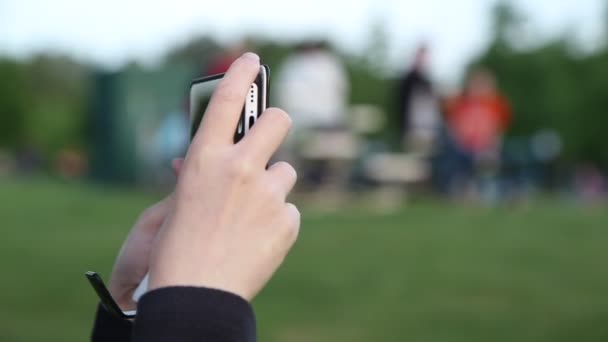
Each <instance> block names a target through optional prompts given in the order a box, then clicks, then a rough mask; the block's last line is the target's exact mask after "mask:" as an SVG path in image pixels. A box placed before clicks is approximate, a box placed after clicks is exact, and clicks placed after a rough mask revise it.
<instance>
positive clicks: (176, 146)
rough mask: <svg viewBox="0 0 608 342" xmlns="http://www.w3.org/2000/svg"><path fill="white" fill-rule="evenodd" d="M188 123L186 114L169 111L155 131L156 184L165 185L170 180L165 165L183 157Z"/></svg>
mask: <svg viewBox="0 0 608 342" xmlns="http://www.w3.org/2000/svg"><path fill="white" fill-rule="evenodd" d="M189 137H190V122H189V118H188V114H185V113H184V112H182V111H179V110H176V111H170V112H168V113H167V114H165V116H164V117H163V118H162V120H161V122H160V124H159V126H158V128H157V129H156V131H155V133H154V136H153V141H152V146H154V149H153V151H154V154H155V162H154V164H153V167H154V169H155V170H154V172H155V173H156V176H157V177H156V178H157V179H156V182H157V183H158V184H165V183H166V182H167V181H168V180H169V179H170V171H169V170H166V167H165V165H169V163H170V161H171V160H172V159H173V158H175V157H176V156H183V155H184V152H185V151H186V150H187V148H188V143H189Z"/></svg>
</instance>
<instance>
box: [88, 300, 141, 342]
mask: <svg viewBox="0 0 608 342" xmlns="http://www.w3.org/2000/svg"><path fill="white" fill-rule="evenodd" d="M132 330H133V323H132V322H131V321H127V320H124V319H122V318H118V317H116V316H114V315H112V314H111V313H110V312H108V311H107V310H106V309H105V308H104V307H103V306H102V305H101V304H99V305H98V306H97V315H96V316H95V324H94V326H93V334H92V335H91V342H130V341H131V331H132Z"/></svg>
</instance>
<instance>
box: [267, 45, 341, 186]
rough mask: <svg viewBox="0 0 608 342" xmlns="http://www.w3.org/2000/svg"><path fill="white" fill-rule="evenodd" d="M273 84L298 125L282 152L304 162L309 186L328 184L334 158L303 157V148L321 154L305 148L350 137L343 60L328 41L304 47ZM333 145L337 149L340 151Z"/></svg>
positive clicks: (296, 52)
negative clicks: (330, 164) (318, 142)
mask: <svg viewBox="0 0 608 342" xmlns="http://www.w3.org/2000/svg"><path fill="white" fill-rule="evenodd" d="M275 84H276V86H277V88H276V95H277V96H276V98H277V102H278V103H279V105H280V106H281V107H282V108H285V110H286V111H288V112H289V113H290V115H291V118H292V119H293V122H294V127H295V130H294V132H293V134H292V136H291V137H290V139H289V140H288V141H287V144H286V146H285V148H284V149H283V150H282V151H281V153H282V154H285V157H286V158H287V159H289V160H290V161H292V162H295V163H300V166H301V167H303V168H304V174H303V177H304V179H305V180H307V181H308V183H313V184H314V183H316V184H319V183H323V182H325V181H329V180H328V178H331V176H330V175H328V173H330V171H328V169H329V168H330V167H329V166H328V164H329V163H331V159H333V157H332V156H329V155H324V156H321V155H318V156H317V153H314V152H312V151H311V154H312V155H310V156H307V157H305V158H304V157H303V155H302V154H303V153H304V151H305V150H310V149H314V150H317V149H316V148H313V147H310V146H307V144H308V143H309V142H310V143H314V141H318V140H323V141H326V140H327V141H328V144H333V143H329V141H338V143H339V144H342V142H345V141H346V140H348V139H344V136H345V135H348V134H349V131H348V128H347V122H346V121H347V117H346V114H347V103H348V97H349V90H350V89H349V80H348V75H347V72H346V69H345V67H344V65H343V62H342V61H341V60H340V58H339V57H338V56H337V55H336V54H334V53H333V52H332V51H330V49H329V47H328V46H327V44H326V43H325V42H308V43H303V44H301V45H299V46H298V47H297V48H296V51H295V52H294V53H293V54H292V55H291V56H289V57H288V58H287V59H286V61H285V62H284V64H283V65H282V67H281V70H280V73H279V75H278V77H277V79H276V82H275ZM347 144H348V143H347ZM308 147H310V148H308ZM334 147H336V149H335V150H336V151H338V150H341V149H342V148H340V147H339V146H334ZM344 150H345V149H344ZM330 154H331V153H330ZM304 159H306V160H304Z"/></svg>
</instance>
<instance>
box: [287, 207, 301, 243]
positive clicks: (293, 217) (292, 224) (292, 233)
mask: <svg viewBox="0 0 608 342" xmlns="http://www.w3.org/2000/svg"><path fill="white" fill-rule="evenodd" d="M285 207H286V210H287V215H288V219H289V224H288V225H287V229H288V232H289V234H288V237H289V239H290V240H291V245H293V243H294V242H295V241H296V240H297V239H298V235H299V234H300V225H301V223H302V219H301V214H300V211H299V210H298V207H296V206H295V205H294V204H292V203H286V204H285ZM291 245H290V246H289V248H291Z"/></svg>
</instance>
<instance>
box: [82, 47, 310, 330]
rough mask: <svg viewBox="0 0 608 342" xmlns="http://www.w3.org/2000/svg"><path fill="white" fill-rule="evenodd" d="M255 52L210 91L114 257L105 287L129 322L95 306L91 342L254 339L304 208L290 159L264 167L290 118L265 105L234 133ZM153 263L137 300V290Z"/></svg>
mask: <svg viewBox="0 0 608 342" xmlns="http://www.w3.org/2000/svg"><path fill="white" fill-rule="evenodd" d="M259 67H260V64H259V58H258V57H257V56H256V55H254V54H252V53H246V54H244V55H243V56H241V57H240V58H239V59H237V60H236V61H235V62H234V63H233V64H232V66H231V67H230V69H229V70H228V72H227V74H226V76H225V77H224V79H223V80H222V81H221V84H220V85H219V86H218V88H217V90H216V92H215V94H214V95H213V96H212V98H211V101H210V104H209V107H208V108H207V111H206V113H205V117H204V118H203V122H202V124H201V126H200V127H199V130H198V132H197V134H196V136H195V137H194V139H193V141H192V144H191V145H190V148H189V150H188V153H187V156H186V158H185V160H183V161H181V160H178V161H175V162H174V165H173V167H174V169H175V170H176V173H177V174H178V181H177V185H176V189H175V192H174V194H172V195H170V196H169V197H167V198H166V199H165V200H163V201H161V202H160V203H158V204H156V205H154V206H153V207H151V208H149V209H148V210H146V211H145V212H144V213H143V214H142V215H141V217H140V219H139V220H138V221H137V222H136V224H135V225H134V227H133V229H132V230H131V232H130V234H129V237H128V238H127V239H126V241H125V243H124V245H123V247H122V249H121V251H120V253H119V255H118V257H117V260H116V263H115V265H114V269H113V271H112V276H111V279H110V283H109V292H110V295H111V296H112V298H113V299H114V301H115V302H116V304H117V305H118V306H119V307H120V309H121V310H123V311H127V310H133V309H135V308H136V309H137V314H136V316H135V319H134V320H133V321H131V320H125V319H122V318H119V317H118V316H114V315H112V314H111V313H110V311H109V310H107V309H106V308H105V307H104V306H103V305H101V304H100V305H99V307H98V308H97V316H96V319H95V324H94V327H93V333H92V341H93V342H103V341H118V342H120V341H136V342H137V341H147V342H165V341H214V342H215V341H217V342H223V341H226V342H228V341H239V342H250V341H255V340H256V322H255V316H254V313H253V310H252V308H251V305H250V304H249V302H250V301H251V300H252V299H253V298H254V297H255V296H256V295H257V293H258V292H259V291H260V290H261V289H262V288H263V287H264V286H265V285H266V283H267V282H268V281H269V280H270V278H271V277H272V275H273V274H274V272H275V271H276V269H277V268H278V267H279V266H280V265H281V263H282V262H283V259H284V258H285V256H286V255H287V253H288V252H289V250H290V249H291V247H292V245H293V243H294V242H295V240H296V238H297V235H298V232H299V227H300V213H299V211H298V209H297V208H296V207H295V206H294V205H293V204H290V203H287V202H286V198H287V195H288V194H289V192H290V191H291V189H292V188H293V186H294V185H295V182H296V178H297V175H296V172H295V170H294V169H293V168H292V167H291V166H290V165H289V164H287V163H285V162H278V163H276V164H273V165H271V166H270V167H268V168H267V167H266V166H267V165H268V162H269V160H270V158H271V157H272V155H273V154H274V152H275V151H276V150H277V148H278V147H279V145H280V144H281V143H282V142H283V140H284V139H285V137H286V135H287V132H288V131H289V129H290V127H291V119H290V118H289V116H288V115H287V114H286V113H285V112H284V111H282V110H280V109H276V108H270V109H267V110H266V111H265V112H264V114H263V115H262V116H261V117H260V119H259V120H258V122H257V123H256V125H255V126H254V127H253V128H252V129H251V131H250V132H249V134H248V135H247V136H246V137H245V138H244V139H243V140H241V141H240V142H239V143H237V144H234V143H233V142H232V140H233V135H234V129H235V127H236V126H237V122H238V120H239V116H240V114H241V109H242V106H243V99H244V98H245V97H246V94H247V92H248V90H249V87H250V85H251V83H252V82H253V80H254V79H255V77H256V75H257V73H258V70H259ZM148 272H149V282H148V289H149V292H148V293H146V294H144V295H143V297H141V299H140V300H139V302H138V303H135V302H134V301H133V299H132V298H133V292H134V290H135V289H136V288H137V286H138V285H139V283H140V282H141V281H142V279H143V278H144V276H145V274H146V273H148Z"/></svg>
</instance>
